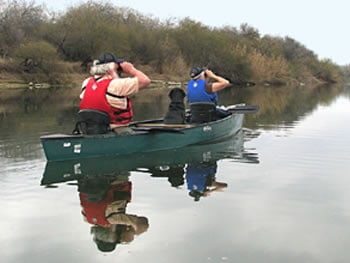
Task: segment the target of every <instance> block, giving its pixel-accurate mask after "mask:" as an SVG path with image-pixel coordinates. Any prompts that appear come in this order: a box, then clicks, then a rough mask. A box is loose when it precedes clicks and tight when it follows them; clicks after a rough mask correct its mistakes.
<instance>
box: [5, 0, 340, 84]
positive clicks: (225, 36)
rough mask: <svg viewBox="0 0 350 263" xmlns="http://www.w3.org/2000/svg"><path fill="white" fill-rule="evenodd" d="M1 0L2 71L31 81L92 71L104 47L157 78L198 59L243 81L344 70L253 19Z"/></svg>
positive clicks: (314, 78)
mask: <svg viewBox="0 0 350 263" xmlns="http://www.w3.org/2000/svg"><path fill="white" fill-rule="evenodd" d="M0 7H1V8H0V36H1V37H0V57H1V59H0V72H2V73H7V74H15V76H17V77H19V78H21V79H22V80H23V81H26V82H29V81H36V82H49V83H62V82H69V81H72V79H71V78H69V77H68V76H72V75H74V74H76V73H78V74H81V73H86V72H88V68H89V63H91V61H92V59H94V58H95V57H96V56H98V55H99V54H100V53H101V52H103V51H112V52H114V53H116V54H117V55H118V56H119V57H121V58H124V59H126V60H128V61H131V62H132V63H134V64H135V65H136V66H137V67H140V68H141V69H142V70H144V71H145V72H146V73H148V74H149V75H150V76H151V77H152V78H153V79H163V80H176V81H185V80H187V79H188V72H189V69H190V68H191V66H193V65H199V66H208V67H210V68H211V69H213V70H214V71H215V72H218V73H220V74H221V75H223V76H225V77H226V78H228V79H230V80H231V81H232V82H234V83H238V84H246V83H259V84H260V83H264V84H272V85H281V84H282V85H283V84H291V83H293V84H300V83H306V84H308V83H316V84H317V83H324V82H326V83H335V82H339V81H341V80H342V78H343V74H342V73H343V71H342V68H340V67H339V66H338V65H336V64H335V63H333V62H332V61H331V60H328V59H326V60H319V59H318V57H317V55H316V54H315V53H314V52H313V51H311V50H308V49H307V48H306V47H305V46H304V45H302V44H301V43H299V42H298V41H296V40H294V39H292V38H290V37H274V36H270V35H264V36H261V35H260V34H259V31H258V30H257V29H255V28H253V27H251V26H249V25H247V24H242V25H241V26H240V28H238V29H237V28H234V27H230V26H226V27H222V28H211V27H208V26H205V25H203V24H201V23H199V22H196V21H193V20H191V18H186V19H182V20H168V21H165V22H164V21H163V22H160V21H159V20H157V19H153V18H149V17H146V16H144V15H142V14H140V13H138V12H137V11H135V10H132V9H125V8H119V7H117V6H115V5H113V4H102V3H99V2H96V1H89V2H87V3H84V4H81V5H79V6H74V7H71V8H69V9H68V10H67V11H66V12H65V13H62V14H56V13H48V12H47V10H46V8H45V7H44V6H40V5H37V4H36V3H35V2H34V1H32V2H29V3H28V2H27V1H25V0H20V1H9V2H8V3H3V2H1V1H0ZM1 75H2V76H5V75H6V74H1ZM0 78H1V77H0ZM3 78H4V77H3ZM79 81H81V79H79Z"/></svg>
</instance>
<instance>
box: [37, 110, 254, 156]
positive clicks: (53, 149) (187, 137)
mask: <svg viewBox="0 0 350 263" xmlns="http://www.w3.org/2000/svg"><path fill="white" fill-rule="evenodd" d="M244 109H247V110H248V111H249V110H251V109H250V108H248V106H247V107H245V108H242V107H240V108H239V109H238V108H237V111H232V112H233V113H232V114H231V115H229V116H227V117H225V118H223V119H220V120H216V121H212V122H208V123H202V124H179V125H172V124H164V123H162V120H148V121H141V122H134V123H132V124H130V125H129V126H128V128H129V129H130V130H132V133H120V134H117V133H115V132H109V133H107V134H96V135H84V134H78V135H74V134H52V135H45V136H41V137H40V140H41V144H42V146H43V149H44V152H45V156H46V158H47V160H48V161H58V160H71V159H81V158H92V157H100V156H115V155H126V154H133V153H144V152H153V151H160V150H168V149H176V148H180V147H184V146H188V145H196V144H206V143H209V142H215V141H219V140H223V139H224V138H227V137H229V136H232V135H234V134H236V133H237V132H238V131H240V130H241V129H242V124H243V119H244V113H245V112H244ZM255 111H256V109H255ZM248 113H249V112H248Z"/></svg>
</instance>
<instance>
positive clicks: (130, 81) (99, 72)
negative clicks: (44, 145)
mask: <svg viewBox="0 0 350 263" xmlns="http://www.w3.org/2000/svg"><path fill="white" fill-rule="evenodd" d="M121 72H123V73H124V74H126V75H128V76H127V77H123V78H122V77H121V76H120V75H121ZM90 74H91V75H93V76H92V77H89V78H87V79H85V80H84V81H83V83H82V89H81V93H80V99H81V101H80V109H81V110H82V109H92V110H99V111H103V112H106V113H108V115H109V117H110V127H111V128H112V129H113V128H116V127H119V126H125V125H126V124H128V123H130V122H131V121H132V118H133V110H132V103H131V100H130V98H129V96H130V95H132V94H135V93H137V92H139V90H140V89H143V88H145V87H147V86H148V85H149V84H150V83H151V80H150V78H149V77H148V76H147V75H146V74H145V73H143V72H142V71H140V70H138V69H136V68H135V67H134V65H133V64H131V63H130V62H127V61H124V60H122V59H119V58H117V57H116V56H115V55H114V54H113V53H109V52H105V53H102V54H101V55H100V56H99V57H98V59H97V60H95V61H94V62H93V66H92V67H91V69H90Z"/></svg>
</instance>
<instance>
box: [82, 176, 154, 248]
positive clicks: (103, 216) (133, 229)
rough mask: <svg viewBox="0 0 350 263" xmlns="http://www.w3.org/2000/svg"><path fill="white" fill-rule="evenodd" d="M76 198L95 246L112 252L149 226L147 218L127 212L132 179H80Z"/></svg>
mask: <svg viewBox="0 0 350 263" xmlns="http://www.w3.org/2000/svg"><path fill="white" fill-rule="evenodd" d="M78 183H79V192H80V194H79V197H80V204H81V206H82V214H83V216H84V219H85V220H86V222H88V223H90V224H91V225H93V226H92V227H91V233H92V234H93V236H94V242H95V243H96V245H97V247H98V249H99V250H100V251H103V252H110V251H113V250H114V249H115V247H116V245H117V244H119V243H127V242H131V241H132V240H133V239H134V236H135V235H139V234H141V233H143V232H145V231H146V230H147V229H148V226H149V225H148V219H147V218H146V217H143V216H137V215H131V214H127V213H126V206H127V204H128V203H129V202H130V201H131V188H132V186H131V182H129V181H126V180H121V178H120V177H119V178H113V179H111V178H108V177H96V178H83V179H81V180H80V181H79V182H78Z"/></svg>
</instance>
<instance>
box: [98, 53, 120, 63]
mask: <svg viewBox="0 0 350 263" xmlns="http://www.w3.org/2000/svg"><path fill="white" fill-rule="evenodd" d="M97 60H98V63H97V65H99V64H105V63H110V62H114V63H121V62H123V61H124V60H123V59H120V58H117V57H116V56H115V55H114V54H113V53H110V52H104V53H102V54H101V55H100V56H99V57H98V59H97Z"/></svg>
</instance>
